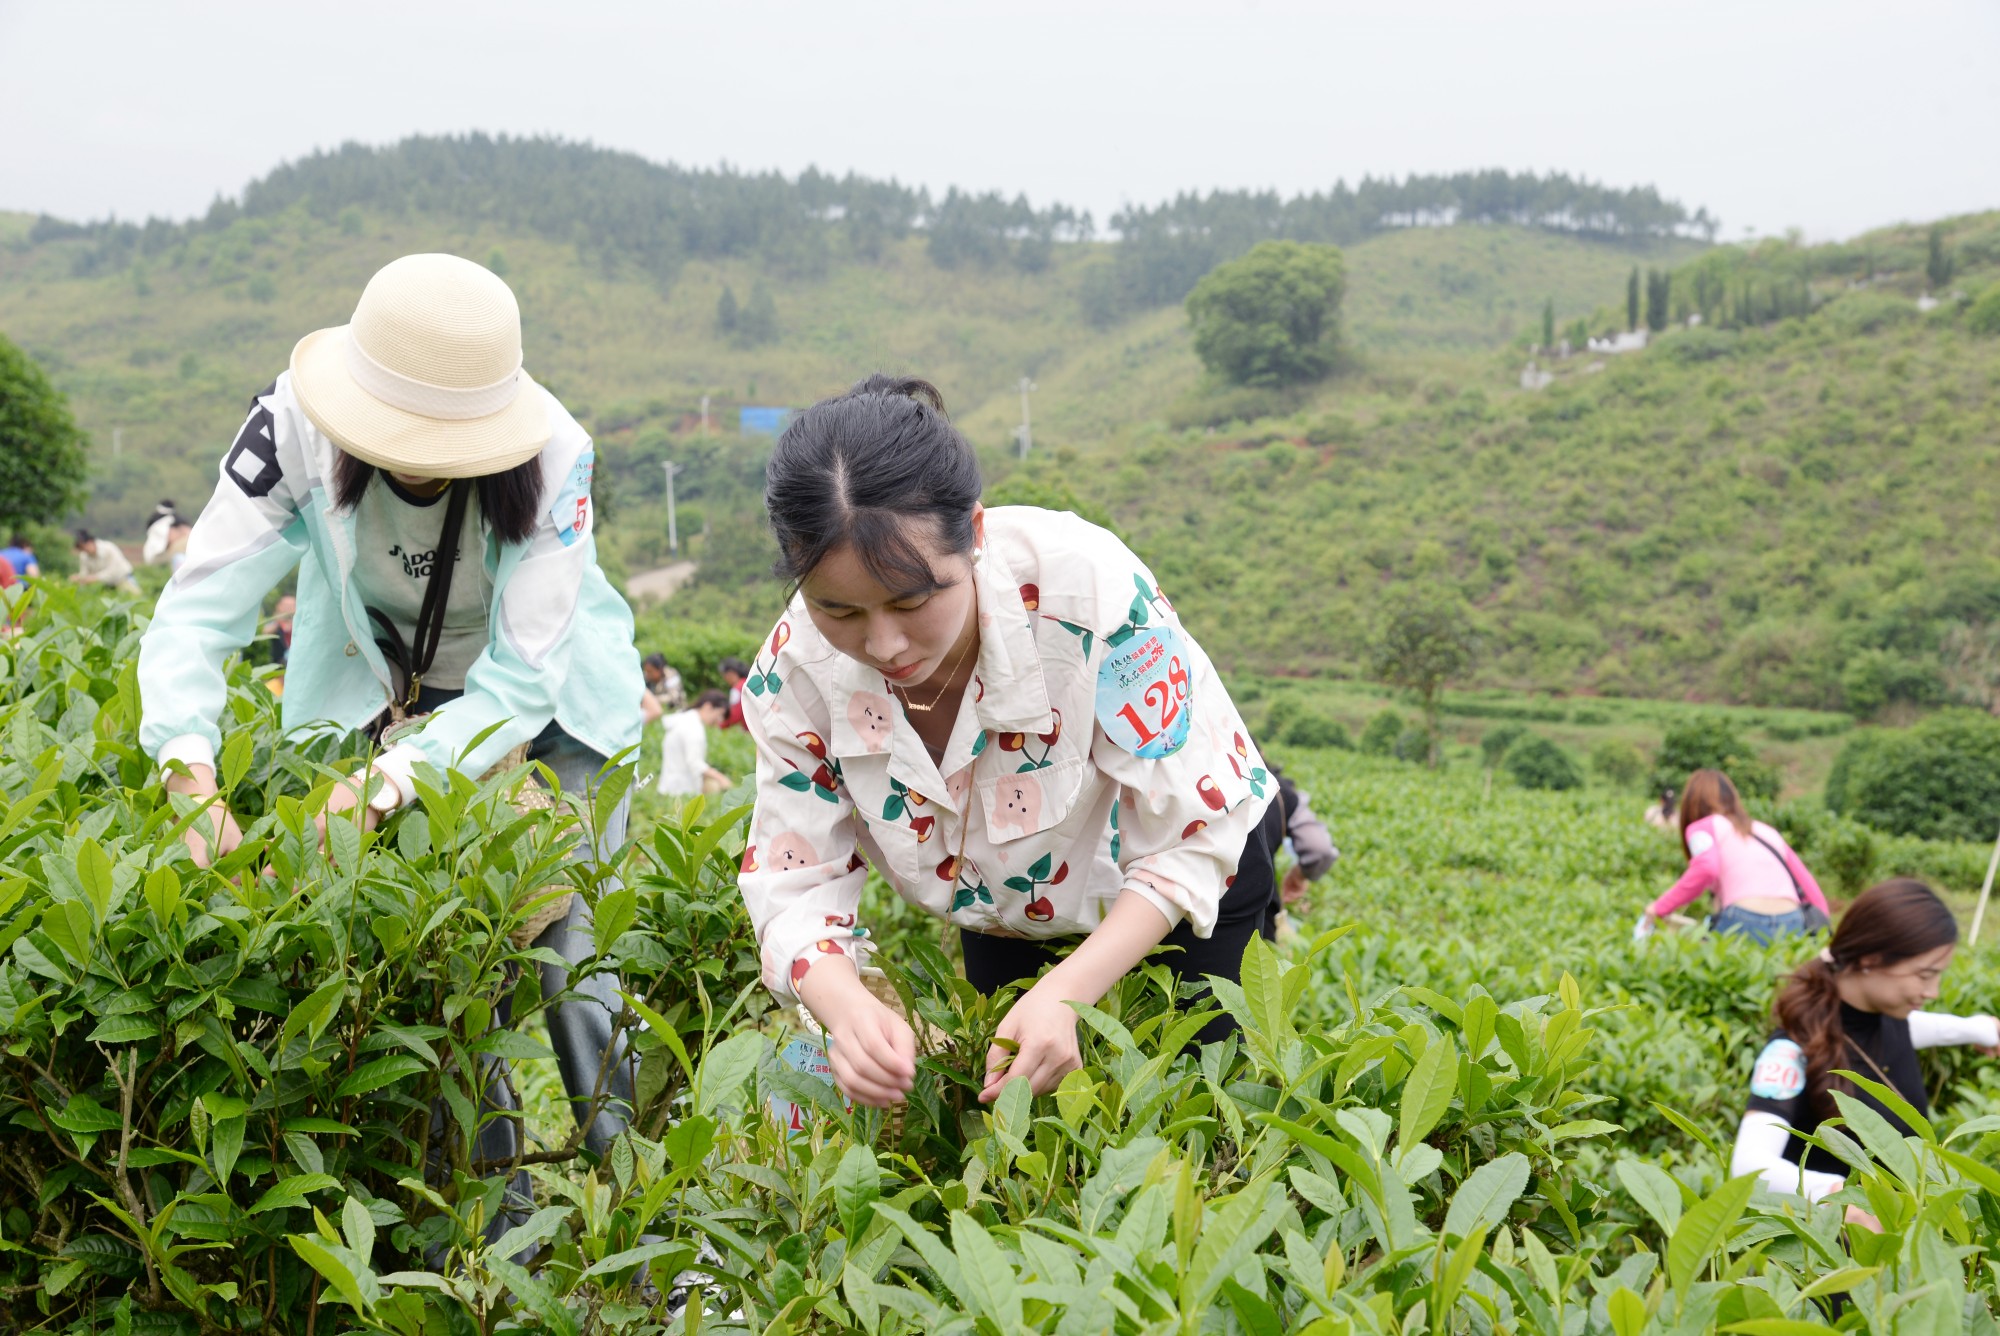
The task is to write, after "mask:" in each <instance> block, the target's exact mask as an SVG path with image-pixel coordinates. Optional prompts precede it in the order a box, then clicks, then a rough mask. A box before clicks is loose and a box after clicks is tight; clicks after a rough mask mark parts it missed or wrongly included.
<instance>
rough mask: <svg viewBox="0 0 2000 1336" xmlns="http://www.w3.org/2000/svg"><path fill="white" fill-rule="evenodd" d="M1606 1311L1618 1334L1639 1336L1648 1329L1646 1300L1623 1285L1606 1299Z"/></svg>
mask: <svg viewBox="0 0 2000 1336" xmlns="http://www.w3.org/2000/svg"><path fill="white" fill-rule="evenodd" d="M1604 1311H1605V1313H1606V1314H1607V1315H1608V1316H1609V1317H1610V1318H1611V1330H1612V1331H1614V1332H1616V1333H1617V1334H1618V1336H1639V1333H1640V1332H1642V1331H1644V1330H1645V1329H1646V1301H1645V1300H1644V1299H1642V1298H1640V1297H1639V1296H1638V1295H1636V1294H1634V1293H1633V1292H1632V1291H1631V1290H1629V1289H1627V1288H1626V1287H1625V1286H1623V1285H1620V1286H1619V1287H1618V1288H1617V1289H1615V1290H1613V1291H1612V1292H1611V1297H1610V1298H1609V1299H1606V1300H1605V1301H1604Z"/></svg>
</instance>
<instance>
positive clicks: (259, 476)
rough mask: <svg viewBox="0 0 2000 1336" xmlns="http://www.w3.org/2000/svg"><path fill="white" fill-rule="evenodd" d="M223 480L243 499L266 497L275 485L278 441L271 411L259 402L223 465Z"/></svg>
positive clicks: (277, 471)
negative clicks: (230, 483) (226, 479)
mask: <svg viewBox="0 0 2000 1336" xmlns="http://www.w3.org/2000/svg"><path fill="white" fill-rule="evenodd" d="M222 473H223V476H224V477H226V478H228V479H229V480H230V481H231V482H233V483H235V484H236V485H237V486H238V487H240V488H241V489H242V490H243V494H244V495H245V496H252V497H265V496H269V495H270V494H271V489H272V488H274V487H276V486H277V485H278V479H279V476H280V475H279V470H278V438H277V431H276V428H275V426H274V424H273V423H272V420H271V410H270V409H269V408H268V407H266V406H265V404H264V401H263V400H262V399H258V400H256V401H255V402H254V403H252V405H251V407H250V416H249V417H247V418H245V419H244V420H243V429H242V430H241V431H239V432H237V433H236V443H235V444H234V445H232V446H230V447H229V453H228V455H226V456H225V457H224V458H223V461H222Z"/></svg>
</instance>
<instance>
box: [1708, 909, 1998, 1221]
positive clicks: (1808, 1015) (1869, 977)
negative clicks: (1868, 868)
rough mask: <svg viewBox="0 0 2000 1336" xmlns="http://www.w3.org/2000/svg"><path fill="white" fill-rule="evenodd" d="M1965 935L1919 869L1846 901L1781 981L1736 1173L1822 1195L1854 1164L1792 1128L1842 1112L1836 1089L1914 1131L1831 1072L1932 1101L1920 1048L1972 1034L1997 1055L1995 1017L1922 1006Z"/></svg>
mask: <svg viewBox="0 0 2000 1336" xmlns="http://www.w3.org/2000/svg"><path fill="white" fill-rule="evenodd" d="M1957 942H1958V923H1957V921H1956V920H1955V919H1953V918H1952V916H1951V910H1949V909H1947V908H1946V907H1945V905H1944V902H1943V901H1941V900H1939V899H1938V898H1937V896H1936V895H1935V894H1933V893H1932V891H1931V889H1930V887H1928V886H1926V885H1924V884H1923V883H1922V882H1920V881H1912V880H1909V879H1908V878H1896V879H1894V880H1891V881H1885V882H1883V883H1881V884H1880V885H1878V886H1874V887H1871V888H1870V889H1868V890H1867V891H1864V892H1863V893H1862V894H1861V895H1860V897H1859V898H1857V899H1856V900H1855V901H1854V903H1853V904H1851V905H1849V906H1848V908H1847V912H1846V913H1845V914H1843V915H1841V918H1840V926H1839V927H1838V928H1836V929H1835V930H1834V934H1833V940H1832V942H1830V943H1829V944H1828V945H1827V947H1826V949H1825V950H1823V951H1821V952H1820V953H1819V954H1818V955H1817V956H1815V957H1814V958H1813V959H1811V960H1808V961H1807V962H1806V963H1805V964H1803V965H1801V966H1799V968H1798V969H1797V970H1796V971H1794V972H1793V974H1792V976H1791V978H1790V979H1788V980H1786V982H1785V984H1784V986H1783V987H1782V988H1781V989H1780V990H1779V992H1778V998H1777V1001H1776V1003H1775V1004H1774V1005H1773V1007H1772V1012H1773V1014H1774V1015H1775V1016H1776V1018H1777V1022H1778V1030H1777V1033H1776V1034H1774V1035H1773V1036H1772V1038H1771V1042H1770V1043H1768V1044H1766V1045H1765V1046H1764V1050H1763V1052H1761V1053H1759V1054H1758V1055H1757V1062H1756V1065H1755V1066H1754V1067H1752V1068H1751V1071H1750V1101H1749V1111H1748V1112H1746V1113H1745V1114H1744V1115H1743V1122H1742V1125H1741V1126H1740V1127H1738V1129H1737V1132H1736V1149H1735V1152H1734V1154H1732V1155H1731V1157H1730V1165H1729V1172H1730V1174H1731V1176H1736V1175H1741V1174H1749V1173H1754V1174H1757V1175H1759V1176H1760V1177H1761V1178H1762V1179H1763V1181H1764V1183H1765V1184H1766V1185H1767V1186H1769V1187H1771V1188H1773V1189H1774V1190H1776V1191H1779V1192H1788V1193H1796V1194H1798V1195H1799V1196H1802V1197H1804V1198H1806V1199H1807V1200H1808V1201H1818V1200H1820V1199H1821V1198H1822V1197H1826V1196H1829V1195H1830V1194H1832V1193H1835V1192H1838V1191H1840V1189H1841V1188H1842V1187H1843V1186H1845V1183H1846V1179H1845V1175H1846V1173H1847V1166H1846V1165H1844V1164H1842V1163H1841V1162H1840V1161H1839V1160H1838V1159H1836V1158H1834V1157H1833V1156H1832V1155H1829V1154H1828V1153H1827V1152H1826V1151H1824V1150H1821V1149H1820V1148H1819V1147H1818V1146H1810V1147H1809V1146H1807V1145H1806V1143H1805V1142H1804V1141H1802V1140H1800V1139H1799V1138H1798V1137H1796V1136H1794V1135H1793V1133H1794V1131H1797V1132H1811V1131H1813V1130H1814V1129H1815V1128H1817V1127H1818V1126H1819V1125H1820V1123H1821V1122H1822V1121H1824V1120H1825V1119H1827V1118H1831V1117H1833V1116H1834V1115H1835V1114H1836V1113H1837V1112H1838V1110H1837V1109H1836V1108H1835V1105H1834V1101H1833V1093H1832V1092H1833V1091H1834V1090H1836V1089H1845V1090H1847V1091H1848V1093H1850V1094H1852V1095H1854V1096H1855V1098H1857V1099H1859V1100H1860V1101H1861V1102H1862V1103H1864V1104H1867V1105H1868V1106H1870V1107H1871V1108H1873V1109H1874V1110H1875V1112H1877V1113H1879V1114H1881V1115H1882V1116H1883V1117H1884V1118H1886V1119H1888V1120H1889V1124H1890V1126H1892V1127H1894V1128H1897V1129H1898V1130H1899V1132H1900V1133H1901V1134H1902V1135H1906V1136H1908V1135H1914V1129H1911V1128H1909V1127H1906V1126H1905V1125H1904V1124H1903V1122H1902V1120H1901V1119H1900V1118H1898V1117H1897V1116H1896V1115H1895V1114H1894V1113H1893V1112H1891V1111H1890V1110H1889V1109H1888V1108H1887V1107H1885V1106H1884V1105H1883V1104H1882V1103H1881V1102H1879V1101H1878V1100H1876V1099H1875V1097H1874V1096H1872V1095H1870V1094H1868V1093H1866V1092H1865V1091H1862V1090H1861V1089H1859V1088H1858V1087H1855V1086H1853V1085H1852V1083H1850V1082H1848V1081H1846V1080H1845V1078H1841V1077H1836V1076H1834V1075H1833V1073H1834V1072H1836V1071H1850V1072H1854V1073H1856V1074H1857V1075H1860V1076H1864V1077H1866V1078H1868V1079H1869V1080H1871V1081H1876V1082H1879V1083H1880V1084H1882V1085H1885V1086H1888V1087H1889V1088H1890V1089H1892V1090H1894V1091H1895V1092H1896V1093H1897V1094H1899V1095H1901V1096H1902V1097H1903V1098H1904V1099H1905V1100H1907V1101H1908V1102H1909V1104H1910V1107H1912V1108H1914V1109H1915V1110H1916V1111H1917V1112H1918V1113H1927V1112H1928V1111H1929V1108H1930V1101H1929V1098H1928V1097H1927V1096H1926V1094H1925V1092H1924V1080H1923V1073H1922V1072H1921V1071H1920V1070H1919V1069H1918V1066H1917V1050H1918V1049H1920V1048H1936V1047H1938V1046H1940V1045H1944V1044H1973V1045H1977V1046H1978V1047H1979V1048H1980V1050H1981V1051H1982V1052H1984V1053H1986V1054H1987V1055H1989V1056H2000V1026H1996V1024H1995V1022H1994V1019H1993V1017H1991V1016H1969V1017H1967V1016H1948V1015H1945V1014H1943V1013H1941V1012H1935V1011H1925V1010H1923V1007H1924V1006H1925V1005H1926V1004H1928V1003H1930V1002H1934V1001H1936V1000H1937V995H1938V980H1939V979H1940V978H1942V977H1943V975H1944V972H1945V970H1946V968H1948V967H1949V966H1950V964H1951V956H1952V950H1953V948H1954V947H1955V946H1956V944H1957ZM1849 1214H1850V1217H1851V1218H1856V1219H1861V1218H1862V1217H1861V1214H1860V1213H1859V1212H1856V1211H1852V1210H1850V1212H1849ZM1863 1222H1864V1223H1869V1222H1867V1221H1866V1220H1864V1221H1863Z"/></svg>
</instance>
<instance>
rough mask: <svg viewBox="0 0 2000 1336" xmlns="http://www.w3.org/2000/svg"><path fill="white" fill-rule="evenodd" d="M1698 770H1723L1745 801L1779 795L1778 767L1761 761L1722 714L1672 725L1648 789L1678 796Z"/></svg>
mask: <svg viewBox="0 0 2000 1336" xmlns="http://www.w3.org/2000/svg"><path fill="white" fill-rule="evenodd" d="M1697 770H1720V771H1722V772H1723V773H1724V774H1726V775H1728V776H1729V778H1730V782H1732V783H1733V784H1735V785H1736V789H1737V792H1739V793H1741V794H1742V795H1743V797H1744V799H1745V801H1750V800H1753V799H1763V800H1766V801H1769V800H1771V799H1774V798H1776V797H1777V796H1778V771H1777V769H1776V767H1774V766H1772V765H1771V764H1770V763H1769V762H1767V761H1764V760H1762V759H1761V758H1759V757H1758V755H1757V753H1756V752H1755V750H1753V749H1752V748H1751V746H1750V744H1749V743H1748V742H1747V741H1745V740H1744V738H1743V736H1742V735H1741V734H1740V733H1738V732H1737V730H1736V727H1735V725H1733V724H1732V723H1730V722H1729V720H1728V719H1726V718H1724V717H1723V716H1721V715H1716V714H1709V715H1697V716H1695V717H1694V718H1692V719H1683V720H1679V721H1677V722H1675V723H1673V724H1671V725H1669V726H1668V728H1667V730H1666V733H1665V735H1664V736H1662V737H1661V739H1660V750H1659V751H1658V752H1657V753H1656V754H1655V755H1654V757H1653V773H1652V777H1651V778H1650V779H1649V780H1648V781H1647V783H1646V787H1647V788H1648V789H1650V790H1652V791H1653V792H1654V793H1664V792H1665V791H1666V790H1668V789H1672V790H1673V791H1674V792H1675V793H1679V792H1680V790H1681V786H1682V785H1683V784H1686V783H1687V780H1688V776H1689V775H1691V774H1693V773H1694V772H1695V771H1697Z"/></svg>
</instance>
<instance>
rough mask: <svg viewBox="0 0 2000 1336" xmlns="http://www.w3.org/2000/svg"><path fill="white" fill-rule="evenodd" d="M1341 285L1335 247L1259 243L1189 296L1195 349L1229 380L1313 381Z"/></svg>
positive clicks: (1324, 356)
mask: <svg viewBox="0 0 2000 1336" xmlns="http://www.w3.org/2000/svg"><path fill="white" fill-rule="evenodd" d="M1346 290H1347V268H1346V263H1345V261H1344V260H1343V259H1342V257H1341V254H1340V250H1339V248H1338V247H1335V246H1316V245H1307V244H1305V243H1302V242H1297V241H1266V242H1262V243H1260V244H1258V245H1257V246H1254V247H1252V248H1251V250H1250V253H1249V254H1248V255H1245V256H1244V257H1243V258H1242V259H1240V260H1231V261H1230V262H1229V263H1227V264H1223V265H1218V266H1216V267H1215V268H1214V269H1213V270H1211V271H1210V272H1209V273H1208V275H1207V276H1206V277H1204V278H1203V279H1202V280H1201V282H1199V283H1197V284H1195V287H1194V291H1193V292H1191V293H1189V294H1188V299H1187V313H1188V321H1189V323H1190V324H1192V325H1193V326H1194V350H1195V353H1196V354H1197V355H1198V356H1199V357H1200V358H1201V360H1202V363H1203V365H1205V366H1206V367H1208V369H1209V370H1210V371H1212V372H1214V373H1215V374H1216V375H1218V376H1220V377H1222V378H1223V379H1224V380H1227V381H1229V382H1231V383H1232V384H1236V385H1258V386H1278V385H1294V384H1298V383H1300V382H1302V381H1309V380H1317V379H1318V378H1320V377H1321V376H1324V375H1325V374H1326V373H1327V372H1328V371H1329V370H1331V369H1332V367H1333V358H1334V350H1335V346H1336V342H1337V339H1338V335H1339V323H1340V299H1341V296H1342V295H1343V294H1344V293H1345V292H1346Z"/></svg>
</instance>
